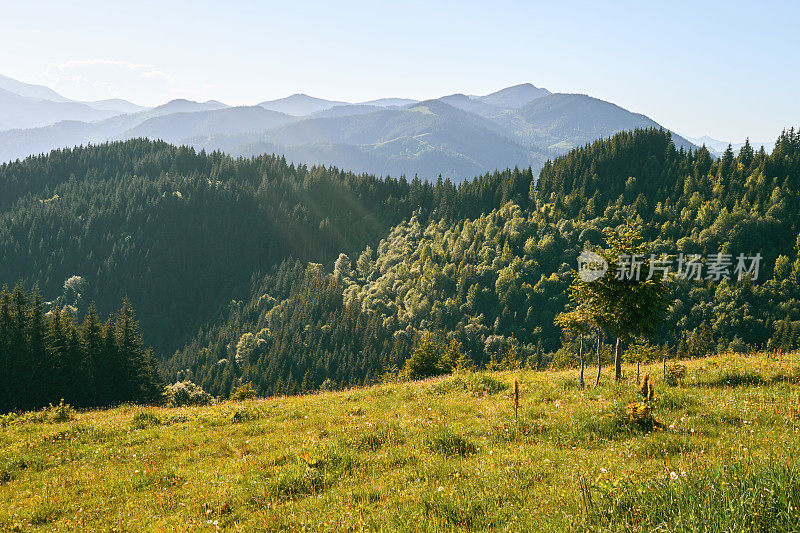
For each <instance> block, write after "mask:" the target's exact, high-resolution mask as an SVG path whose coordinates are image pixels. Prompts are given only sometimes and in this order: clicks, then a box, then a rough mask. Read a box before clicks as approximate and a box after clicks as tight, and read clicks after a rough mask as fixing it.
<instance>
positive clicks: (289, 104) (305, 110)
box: [258, 93, 348, 116]
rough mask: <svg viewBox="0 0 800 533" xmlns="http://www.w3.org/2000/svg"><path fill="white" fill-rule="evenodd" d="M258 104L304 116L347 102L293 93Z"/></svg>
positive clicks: (272, 109)
mask: <svg viewBox="0 0 800 533" xmlns="http://www.w3.org/2000/svg"><path fill="white" fill-rule="evenodd" d="M258 105H259V106H261V107H263V108H264V109H269V110H270V111H279V112H281V113H286V114H287V115H295V116H305V115H310V114H311V113H317V112H319V111H326V110H328V109H331V108H332V107H334V106H337V105H348V102H339V101H335V100H325V99H323V98H316V97H314V96H309V95H307V94H305V93H295V94H293V95H291V96H287V97H285V98H278V99H277V100H267V101H266V102H261V103H260V104H258Z"/></svg>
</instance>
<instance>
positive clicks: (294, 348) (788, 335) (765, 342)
mask: <svg viewBox="0 0 800 533" xmlns="http://www.w3.org/2000/svg"><path fill="white" fill-rule="evenodd" d="M798 191H800V135H798V133H796V132H795V131H794V130H789V131H786V132H784V133H782V134H781V135H780V137H779V138H778V139H777V141H776V144H775V148H774V150H773V151H772V152H771V153H770V154H767V153H765V152H764V151H763V150H761V151H754V150H753V149H752V148H751V147H750V146H749V145H746V146H745V147H744V148H743V149H742V150H741V151H740V152H739V153H738V154H735V153H733V151H732V150H729V151H728V152H726V153H725V154H724V155H723V156H722V157H721V158H718V159H715V158H713V157H712V156H711V155H710V154H709V152H708V151H707V150H705V149H704V148H701V149H698V150H697V151H694V152H689V151H684V150H676V149H675V147H674V145H673V144H672V142H671V139H670V135H669V134H668V133H666V132H664V131H660V130H637V131H635V132H623V133H619V134H617V135H615V136H613V137H611V138H608V139H602V140H599V141H597V142H595V143H593V144H591V145H587V146H585V147H583V148H579V149H576V150H573V151H571V152H569V153H568V154H566V155H564V156H561V157H558V158H556V159H554V160H552V161H550V162H548V163H547V164H546V165H545V167H544V168H543V170H542V171H541V173H540V175H539V176H538V179H537V177H536V176H534V175H533V174H532V173H531V172H530V170H519V169H514V170H510V169H509V170H504V171H497V172H494V173H491V174H486V175H484V176H479V177H476V178H475V179H473V180H471V181H467V182H464V183H462V184H460V185H458V186H455V185H453V184H452V183H450V182H449V181H443V180H439V181H438V182H436V183H426V182H422V181H420V180H419V179H411V180H408V179H406V178H405V177H402V176H401V177H383V178H379V177H375V176H370V175H356V174H352V173H349V172H346V171H342V170H339V169H336V168H323V167H312V168H308V167H306V166H304V165H293V164H290V163H288V162H286V161H285V160H284V159H282V158H280V157H275V156H269V155H263V156H258V157H255V158H249V159H245V158H238V159H234V158H231V157H229V156H227V155H224V154H222V153H219V152H214V153H205V152H199V153H196V152H195V151H194V150H192V149H191V148H186V147H174V146H171V145H168V144H165V143H162V142H151V141H148V140H144V139H138V140H132V141H126V142H118V143H109V144H104V145H99V146H90V147H86V148H75V149H67V150H59V151H55V152H52V153H50V154H49V155H42V156H38V157H29V158H27V159H25V160H23V161H17V162H14V163H10V164H4V165H2V166H0V284H6V285H8V286H16V285H17V284H19V287H20V289H17V290H16V291H15V292H14V293H12V294H9V295H7V296H4V301H6V300H8V302H9V303H7V304H3V305H4V307H3V309H6V308H7V309H8V316H9V317H11V318H9V319H8V324H13V323H14V321H15V320H17V321H19V320H20V319H19V318H15V317H25V318H24V321H25V322H26V325H24V327H23V326H22V325H19V324H17V325H13V327H12V325H9V326H7V327H6V326H3V327H4V328H5V329H3V330H2V331H3V335H4V336H3V337H2V338H3V339H4V340H3V342H6V343H7V344H6V345H4V346H13V347H12V348H9V350H16V349H17V348H16V346H18V342H21V341H20V340H14V339H21V338H22V337H21V336H22V335H23V333H20V332H23V331H24V332H26V333H24V336H25V339H26V340H25V346H28V347H29V348H26V349H31V350H33V351H35V352H36V353H37V354H41V353H49V354H53V353H55V352H59V353H61V352H60V350H62V349H61V348H59V346H61V344H58V343H59V342H61V341H57V340H53V339H54V338H60V337H59V336H58V335H55V336H52V335H51V336H45V337H42V338H46V339H48V340H47V342H48V343H51V344H47V348H46V349H45V350H44V351H42V350H40V349H39V348H36V346H38V344H37V343H39V342H41V341H39V340H37V339H39V337H40V336H39V335H38V334H33V333H32V332H33V329H31V327H30V326H29V325H27V322H28V321H33V320H34V318H33V317H34V316H37V315H39V314H40V315H42V316H44V315H45V314H46V313H48V312H49V313H50V314H49V315H47V316H48V318H42V319H41V320H42V323H43V324H46V325H45V326H42V327H43V328H45V329H47V328H54V327H55V328H56V329H58V328H63V329H64V330H65V331H68V332H69V331H73V333H66V334H65V337H64V338H65V339H67V341H65V343H66V345H67V346H69V342H71V341H69V339H70V335H72V336H73V337H74V344H75V346H78V345H80V346H84V347H85V346H86V345H87V344H86V342H87V341H85V338H84V335H88V334H87V333H85V332H84V330H85V329H86V327H87V326H86V320H89V317H91V316H95V315H96V314H97V313H98V312H99V313H101V314H109V313H112V312H113V311H114V309H115V308H116V307H118V306H119V302H120V301H122V300H123V299H124V298H126V297H127V298H129V299H130V302H131V305H132V306H133V307H135V308H136V310H137V313H138V317H139V319H140V320H141V324H142V336H143V339H142V341H143V343H144V344H145V345H149V346H152V347H153V349H154V352H155V353H156V354H157V359H158V361H159V365H160V369H161V373H162V375H163V377H164V380H165V381H169V382H173V381H175V380H178V379H191V380H192V381H195V382H196V383H198V384H200V385H201V386H202V387H203V388H204V389H205V390H207V391H209V392H211V393H212V394H215V395H222V396H227V395H228V394H230V392H231V390H232V389H233V388H234V387H236V386H237V385H239V384H241V383H244V382H248V381H249V382H252V383H253V385H254V386H255V387H256V388H257V389H258V390H259V392H260V393H262V394H282V393H295V392H301V391H303V390H311V389H317V388H319V387H340V386H346V385H351V384H360V383H365V382H370V381H373V380H375V379H378V378H379V377H380V376H381V375H382V374H384V373H385V372H387V371H390V370H392V369H393V368H401V367H402V366H403V364H404V362H405V360H406V359H407V358H408V356H409V355H410V353H411V352H412V350H413V348H414V346H415V345H416V344H417V343H418V342H419V339H420V338H421V336H422V335H423V334H424V333H425V332H434V333H436V334H437V335H438V336H439V337H441V338H442V339H443V340H444V342H449V340H452V339H455V340H457V341H458V342H460V344H461V346H462V349H463V350H464V352H465V353H466V354H467V355H468V356H469V357H470V358H471V359H472V360H473V361H474V362H475V363H477V364H487V363H489V362H490V361H497V360H502V359H503V357H505V356H507V355H508V354H510V353H513V354H516V356H518V357H519V358H520V360H521V361H522V362H527V364H528V365H530V366H533V367H539V368H543V367H544V366H545V365H547V364H553V362H554V361H561V360H562V359H563V357H561V355H560V354H563V353H564V352H567V351H569V350H570V349H571V343H572V342H573V340H572V339H570V338H567V337H564V336H563V333H562V331H561V330H560V329H559V328H558V327H557V326H556V325H555V324H554V319H555V316H556V315H557V314H558V313H560V312H562V311H563V310H564V309H565V307H566V306H567V305H568V302H569V298H568V290H567V289H568V286H569V284H570V281H571V279H572V277H571V271H572V270H573V269H574V268H575V266H576V260H577V257H578V255H579V254H580V252H581V251H582V250H584V249H587V248H593V247H596V246H598V245H601V244H603V230H604V229H605V228H617V227H620V226H622V225H623V224H624V223H625V221H626V220H628V219H630V220H633V221H635V223H636V224H637V225H638V227H639V228H640V230H641V234H642V236H643V237H644V240H645V242H646V243H647V245H648V248H649V249H650V250H651V251H652V252H653V253H656V254H661V253H667V254H672V255H674V254H678V253H684V254H695V253H696V254H703V255H710V254H715V253H718V252H720V253H730V254H733V255H736V254H739V253H744V254H747V255H751V254H755V253H760V254H761V255H762V256H763V260H762V261H761V265H760V272H759V277H758V279H756V280H750V279H742V280H738V279H735V277H731V279H727V280H725V279H722V280H713V279H701V280H677V281H676V282H675V283H673V284H672V285H671V286H672V291H671V294H670V299H671V301H672V306H671V308H670V311H669V314H668V316H667V318H666V320H665V321H663V323H661V324H660V326H659V327H658V328H657V330H656V332H655V333H654V335H653V337H652V338H651V339H647V340H648V341H649V342H651V343H652V345H654V346H664V345H666V347H667V349H668V350H669V351H670V353H671V354H673V355H676V354H678V355H688V356H691V355H701V354H704V353H709V352H713V351H724V350H728V349H736V350H747V349H748V348H755V347H759V348H766V349H788V348H791V347H796V346H797V345H798V341H800V309H798V300H799V299H800V290H799V289H800V287H799V285H798V282H799V281H800V256H798V253H799V252H800V222H798V216H797V213H798V212H800V197H799V194H800V193H799V192H798ZM75 277H77V280H79V281H80V289H81V290H80V291H77V290H75V284H76V283H77V281H76V278H75ZM68 280H72V282H68ZM34 288H37V289H38V291H39V293H40V294H41V295H42V296H40V297H39V300H43V301H48V302H51V303H50V304H45V303H43V302H39V303H36V302H37V301H38V300H37V297H36V296H35V294H34V293H32V291H33V290H34ZM18 293H19V294H22V295H24V299H25V300H26V302H28V303H26V304H25V305H24V306H23V307H24V312H22V314H20V312H19V311H15V309H16V308H15V307H14V305H15V304H14V301H15V298H16V296H14V295H15V294H18ZM90 302H96V305H97V309H98V311H97V312H95V311H91V310H90ZM67 305H68V306H69V309H70V311H69V313H67V314H65V313H64V312H63V311H59V309H62V310H63V308H64V307H65V306H67ZM37 306H39V308H40V310H39V311H37V310H36V307H37ZM123 309H124V308H123ZM120 313H122V312H120ZM3 316H5V315H3ZM53 316H58V317H62V316H66V317H67V318H64V322H63V323H62V322H61V318H59V319H54V318H52V317H53ZM118 316H121V315H118ZM0 319H1V320H5V319H4V318H2V317H0ZM53 320H56V322H58V325H56V326H54V325H53V324H52V322H53ZM95 320H96V318H95ZM118 320H119V318H116V319H114V321H115V322H114V324H116V321H118ZM70 321H74V322H75V323H80V324H81V326H80V327H78V326H72V325H70V324H71V322H70ZM4 324H5V322H4ZM26 328H27V329H26ZM70 328H72V330H70ZM34 329H36V328H34ZM90 329H91V328H90ZM107 329H108V328H107V327H106V328H103V327H99V326H98V330H100V331H101V333H99V334H98V335H99V337H100V338H102V339H108V338H109V337H108V334H107V333H106V330H107ZM111 330H113V331H115V332H116V330H117V326H116V325H114V326H113V327H112V328H111ZM47 331H49V329H47ZM15 332H16V333H15ZM14 335H17V337H14ZM112 337H113V340H114V342H113V343H111V344H114V345H115V346H116V345H119V343H120V341H119V339H118V338H117V337H118V335H117V333H114V335H112ZM601 337H602V338H601V342H602V343H606V342H610V339H607V338H605V336H601ZM9 339H10V340H9ZM102 342H106V341H105V340H104V341H102ZM108 342H110V341H108ZM9 343H10V344H9ZM52 343H56V344H52ZM111 344H109V346H111ZM134 344H136V345H137V346H138V347H139V348H138V349H139V350H140V351H141V343H140V342H139V340H138V337H137V340H136V342H134ZM103 346H105V344H103ZM31 347H33V348H31ZM82 349H83V348H82ZM37 350H38V351H37ZM79 351H80V350H77V349H76V350H75V353H77V352H79ZM67 352H69V350H67ZM4 353H12V352H10V351H9V352H6V351H5V350H4ZM30 353H33V352H30ZM70 353H72V352H70ZM81 353H83V355H81V356H80V357H83V358H84V359H86V358H88V359H91V356H88V355H86V353H84V352H81ZM87 353H88V352H87ZM142 353H146V352H143V351H142ZM36 357H40V356H38V355H37V356H34V359H30V361H35V360H36ZM59 357H61V356H58V357H55V356H52V357H51V358H50V359H49V361H50V363H48V365H50V367H52V368H56V367H58V365H62V366H63V363H62V361H64V360H65V359H63V358H59ZM66 357H78V358H80V357H79V356H77V355H74V356H73V355H68V356H66ZM137 357H138V356H137ZM23 359H24V360H25V361H29V360H28V359H25V358H23ZM23 359H19V356H14V360H15V361H16V360H23ZM25 364H29V362H26V363H25ZM30 364H33V363H30ZM37 364H38V363H37ZM66 366H67V367H70V365H66ZM134 366H135V365H134ZM145 366H147V365H145ZM33 367H36V364H33ZM48 368H49V367H48ZM70 368H72V367H70ZM137 368H138V367H137ZM20 371H22V370H20ZM70 371H72V370H70ZM25 372H27V374H24V375H25V376H28V379H37V377H36V376H38V375H39V374H34V373H32V372H33V370H25ZM37 372H39V371H37ZM59 372H60V371H54V373H53V374H52V376H61V377H53V378H52V379H54V380H56V382H57V381H58V380H63V379H64V378H63V376H64V375H65V374H63V372H62V373H59ZM148 372H150V371H149V370H148ZM85 375H87V376H88V375H91V374H85ZM148 375H151V376H152V379H151V380H150V381H148V380H145V381H144V382H143V383H151V382H152V383H154V382H156V381H157V379H156V377H155V373H153V372H150V373H149V374H148ZM48 379H50V378H48ZM70 379H71V378H70ZM70 379H67V380H64V382H65V383H70V384H71V383H73V381H71V380H70ZM82 379H85V378H82ZM148 379H149V378H148ZM48 383H49V382H48ZM70 386H73V385H70ZM74 386H75V387H76V388H77V389H81V388H82V389H85V390H86V391H93V392H92V394H94V393H95V392H94V391H95V389H96V388H97V387H95V386H92V387H89V386H86V385H80V386H78V385H74ZM98 386H99V385H98ZM131 386H133V385H131ZM137 386H138V385H137ZM54 387H55V388H54ZM54 387H50V386H49V385H48V388H47V389H46V390H50V389H52V390H64V391H66V389H64V388H63V387H65V385H61V387H62V389H58V387H57V386H54ZM145 388H147V387H145ZM77 389H76V390H77ZM43 390H45V389H43ZM97 390H100V389H97ZM31 394H32V396H31V404H30V405H34V404H35V405H42V404H43V402H45V403H46V402H48V401H54V400H52V399H51V398H55V400H57V399H58V397H61V396H63V397H65V398H67V396H69V398H70V399H72V398H73V396H70V395H69V394H67V393H66V392H63V393H62V392H59V393H57V394H56V393H53V394H55V396H53V395H49V396H47V397H46V398H45V397H44V396H45V395H44V393H35V394H34V393H33V391H32V392H31ZM81 394H88V393H87V392H84V393H81ZM136 394H139V392H137V393H136ZM142 394H144V393H142ZM148 394H149V393H148ZM132 397H134V398H137V399H140V398H144V396H132ZM74 398H76V399H75V400H73V401H74V403H75V404H78V405H104V404H106V403H112V402H114V401H118V398H110V397H107V395H106V396H103V395H99V396H98V398H93V397H89V395H87V397H86V398H85V399H83V397H80V396H74ZM6 405H12V407H17V406H16V405H13V404H6ZM19 407H25V406H19Z"/></svg>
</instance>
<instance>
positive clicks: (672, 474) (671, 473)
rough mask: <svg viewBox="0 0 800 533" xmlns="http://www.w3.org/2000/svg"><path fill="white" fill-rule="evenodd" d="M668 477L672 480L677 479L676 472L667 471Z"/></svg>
mask: <svg viewBox="0 0 800 533" xmlns="http://www.w3.org/2000/svg"><path fill="white" fill-rule="evenodd" d="M669 478H670V479H671V480H672V481H675V480H677V479H678V474H676V473H675V472H670V473H669Z"/></svg>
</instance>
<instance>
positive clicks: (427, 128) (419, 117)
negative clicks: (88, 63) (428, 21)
mask: <svg viewBox="0 0 800 533" xmlns="http://www.w3.org/2000/svg"><path fill="white" fill-rule="evenodd" d="M659 127H660V125H659V124H658V123H656V122H655V121H653V120H651V119H650V118H648V117H646V116H644V115H641V114H638V113H633V112H630V111H628V110H626V109H623V108H621V107H619V106H617V105H615V104H612V103H610V102H606V101H603V100H598V99H596V98H592V97H590V96H587V95H582V94H553V93H551V92H550V91H548V90H547V89H543V88H540V87H535V86H533V85H531V84H529V83H525V84H521V85H515V86H513V87H507V88H505V89H502V90H500V91H497V92H494V93H491V94H487V95H483V96H474V95H465V94H452V95H448V96H443V97H441V98H438V99H434V100H426V101H423V102H418V101H416V100H411V99H404V98H383V99H379V100H373V101H369V102H360V103H348V102H342V101H334V100H325V99H321V98H314V97H312V96H308V95H305V94H294V95H292V96H289V97H286V98H281V99H278V100H270V101H265V102H261V103H259V104H258V105H255V106H241V107H231V106H228V105H226V104H223V103H222V102H218V101H215V100H210V101H208V102H202V103H200V102H192V101H189V100H173V101H171V102H168V103H167V104H164V105H162V106H159V107H155V108H151V109H148V108H143V107H141V106H137V105H136V104H133V103H131V102H127V101H125V100H102V101H98V102H75V101H72V100H69V99H67V98H64V97H63V96H61V95H59V94H58V93H56V92H55V91H52V90H51V89H49V88H47V87H43V86H39V85H31V84H25V83H21V82H18V81H16V80H12V79H11V78H7V77H2V76H0V130H4V131H0V162H2V161H9V160H13V159H16V158H22V157H25V156H28V155H31V154H37V153H41V152H47V151H49V150H52V149H56V148H61V147H71V146H75V145H82V144H87V143H101V142H105V141H109V140H123V139H130V138H136V137H149V138H151V139H163V140H165V141H168V142H170V143H174V144H187V145H191V146H194V147H195V148H197V149H205V150H223V151H225V152H228V153H231V154H233V155H242V156H251V155H255V154H259V153H264V152H270V153H276V154H283V155H285V156H286V158H287V159H289V160H292V161H294V162H296V163H305V164H309V165H310V164H325V165H336V166H339V167H341V168H346V169H349V170H354V171H357V172H369V173H374V174H383V175H385V174H391V175H394V176H397V175H400V174H405V175H406V176H414V175H419V176H420V177H421V178H424V179H429V180H435V179H436V178H437V177H438V176H440V175H441V176H442V177H445V178H450V179H452V180H454V181H461V180H463V179H466V178H468V177H472V176H474V175H477V174H482V173H485V172H488V171H492V170H495V169H497V168H506V167H512V168H513V167H514V166H519V167H528V166H531V167H533V168H534V170H537V171H538V169H539V168H540V167H541V166H542V165H543V164H544V162H545V161H546V160H547V159H548V158H552V157H554V156H556V155H560V154H562V153H565V152H566V151H568V150H570V149H571V148H574V147H576V146H581V145H584V144H586V143H589V142H591V141H593V140H595V139H597V138H600V137H608V136H611V135H613V134H614V133H616V132H618V131H621V130H631V129H635V128H659ZM673 140H674V142H675V144H676V145H677V146H679V147H684V148H687V149H689V148H696V145H695V144H693V143H692V142H691V141H690V140H688V139H686V138H684V137H681V136H679V135H675V134H673Z"/></svg>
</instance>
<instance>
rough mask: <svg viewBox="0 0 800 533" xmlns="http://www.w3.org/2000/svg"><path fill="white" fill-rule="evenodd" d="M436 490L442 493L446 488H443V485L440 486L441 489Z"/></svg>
mask: <svg viewBox="0 0 800 533" xmlns="http://www.w3.org/2000/svg"><path fill="white" fill-rule="evenodd" d="M436 490H437V492H442V491H443V490H444V487H443V486H441V485H439V488H438V489H436Z"/></svg>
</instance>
